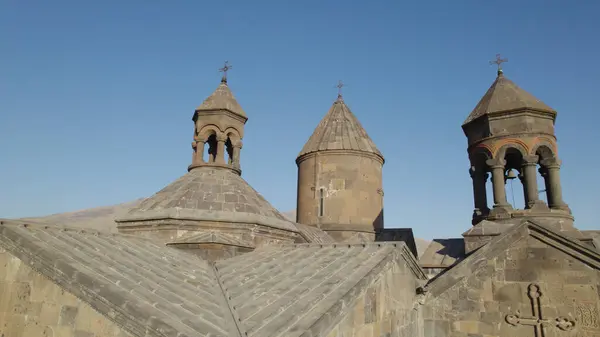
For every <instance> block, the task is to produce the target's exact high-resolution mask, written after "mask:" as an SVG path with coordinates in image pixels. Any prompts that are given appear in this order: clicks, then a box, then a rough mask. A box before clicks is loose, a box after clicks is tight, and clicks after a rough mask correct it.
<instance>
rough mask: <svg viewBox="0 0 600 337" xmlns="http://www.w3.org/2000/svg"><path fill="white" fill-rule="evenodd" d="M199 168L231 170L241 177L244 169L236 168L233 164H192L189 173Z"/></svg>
mask: <svg viewBox="0 0 600 337" xmlns="http://www.w3.org/2000/svg"><path fill="white" fill-rule="evenodd" d="M197 167H212V168H218V169H224V170H231V171H233V172H235V173H236V174H237V175H239V176H241V175H242V169H241V168H239V167H235V166H233V165H231V164H220V163H207V162H204V163H193V164H190V165H189V166H188V172H189V171H191V170H193V169H195V168H197Z"/></svg>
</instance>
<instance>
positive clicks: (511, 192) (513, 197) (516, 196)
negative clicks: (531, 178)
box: [504, 148, 526, 209]
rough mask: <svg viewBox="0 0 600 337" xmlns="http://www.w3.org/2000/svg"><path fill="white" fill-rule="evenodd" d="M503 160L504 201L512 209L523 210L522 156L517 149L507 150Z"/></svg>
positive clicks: (524, 203)
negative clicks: (504, 162) (504, 164)
mask: <svg viewBox="0 0 600 337" xmlns="http://www.w3.org/2000/svg"><path fill="white" fill-rule="evenodd" d="M504 160H505V161H506V166H505V169H504V181H505V191H506V201H508V203H509V204H511V205H512V207H513V208H514V209H525V205H526V201H525V187H524V185H523V183H524V175H523V174H522V173H523V172H522V169H521V168H522V165H523V154H522V153H521V151H519V150H518V149H515V148H508V149H506V152H505V155H504Z"/></svg>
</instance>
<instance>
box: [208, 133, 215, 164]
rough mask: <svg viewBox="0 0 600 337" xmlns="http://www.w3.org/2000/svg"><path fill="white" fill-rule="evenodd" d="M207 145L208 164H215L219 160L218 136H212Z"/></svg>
mask: <svg viewBox="0 0 600 337" xmlns="http://www.w3.org/2000/svg"><path fill="white" fill-rule="evenodd" d="M206 144H208V152H207V153H208V160H206V162H208V163H214V162H215V161H216V160H217V135H216V134H214V133H213V134H211V135H210V136H209V137H208V139H207V140H206Z"/></svg>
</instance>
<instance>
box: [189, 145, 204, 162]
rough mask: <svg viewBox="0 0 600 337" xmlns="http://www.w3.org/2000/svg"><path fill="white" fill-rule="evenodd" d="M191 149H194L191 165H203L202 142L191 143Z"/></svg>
mask: <svg viewBox="0 0 600 337" xmlns="http://www.w3.org/2000/svg"><path fill="white" fill-rule="evenodd" d="M192 147H193V148H194V158H193V160H192V163H193V164H201V163H204V142H203V141H197V142H192Z"/></svg>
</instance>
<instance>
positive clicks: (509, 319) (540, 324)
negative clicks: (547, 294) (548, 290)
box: [505, 283, 575, 337]
mask: <svg viewBox="0 0 600 337" xmlns="http://www.w3.org/2000/svg"><path fill="white" fill-rule="evenodd" d="M527 296H529V300H530V302H531V311H532V314H533V315H532V316H529V317H527V316H521V313H520V312H519V311H518V310H517V313H516V314H510V315H506V317H505V319H506V323H508V324H510V325H513V326H518V325H527V326H530V327H532V328H533V331H534V335H535V337H545V331H544V328H545V327H556V328H559V329H560V330H563V331H569V330H572V329H573V328H575V322H574V321H572V320H571V319H569V318H567V317H556V318H554V319H550V318H544V317H542V305H541V303H540V297H542V292H541V290H540V286H539V285H537V284H535V283H532V284H530V285H529V287H528V289H527Z"/></svg>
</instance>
